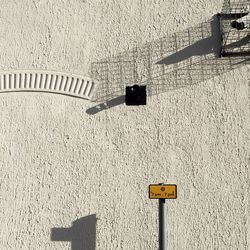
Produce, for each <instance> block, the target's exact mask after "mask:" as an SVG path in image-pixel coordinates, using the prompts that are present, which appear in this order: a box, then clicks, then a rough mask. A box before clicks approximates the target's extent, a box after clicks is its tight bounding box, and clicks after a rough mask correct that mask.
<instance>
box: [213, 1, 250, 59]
mask: <svg viewBox="0 0 250 250" xmlns="http://www.w3.org/2000/svg"><path fill="white" fill-rule="evenodd" d="M249 11H250V0H248V1H240V0H238V1H236V0H234V1H233V0H227V1H225V2H224V6H223V9H222V12H221V13H220V14H218V16H219V20H220V31H221V53H220V55H221V56H242V55H250V25H249V24H250V23H249V22H250V20H249V18H248V17H249V15H250V14H249ZM248 14H249V15H248ZM242 20H247V21H244V22H243V21H242Z"/></svg>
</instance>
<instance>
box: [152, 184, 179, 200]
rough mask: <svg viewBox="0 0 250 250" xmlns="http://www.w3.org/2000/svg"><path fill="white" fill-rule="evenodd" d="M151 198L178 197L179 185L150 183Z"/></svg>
mask: <svg viewBox="0 0 250 250" xmlns="http://www.w3.org/2000/svg"><path fill="white" fill-rule="evenodd" d="M149 198H150V199H176V198H177V186H176V185H172V184H164V185H159V184H151V185H149Z"/></svg>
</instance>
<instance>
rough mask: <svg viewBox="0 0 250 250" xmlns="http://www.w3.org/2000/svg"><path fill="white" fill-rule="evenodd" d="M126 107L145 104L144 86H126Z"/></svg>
mask: <svg viewBox="0 0 250 250" xmlns="http://www.w3.org/2000/svg"><path fill="white" fill-rule="evenodd" d="M125 103H126V105H134V106H137V105H146V104H147V91H146V86H139V85H134V86H127V87H126V96H125Z"/></svg>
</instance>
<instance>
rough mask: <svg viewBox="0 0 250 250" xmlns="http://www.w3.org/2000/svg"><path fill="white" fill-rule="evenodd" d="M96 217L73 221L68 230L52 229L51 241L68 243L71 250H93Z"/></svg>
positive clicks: (91, 216)
mask: <svg viewBox="0 0 250 250" xmlns="http://www.w3.org/2000/svg"><path fill="white" fill-rule="evenodd" d="M96 220H97V219H96V215H95V214H94V215H89V216H86V217H83V218H80V219H78V220H75V221H73V223H72V226H71V227H69V228H52V229H51V241H69V242H71V250H95V246H96Z"/></svg>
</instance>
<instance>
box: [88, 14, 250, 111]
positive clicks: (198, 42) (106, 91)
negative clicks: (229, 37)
mask: <svg viewBox="0 0 250 250" xmlns="http://www.w3.org/2000/svg"><path fill="white" fill-rule="evenodd" d="M220 49H221V35H220V30H219V21H218V18H217V16H214V17H213V18H211V19H210V20H209V21H207V22H203V23H201V24H199V25H197V26H195V27H191V28H188V29H187V30H184V31H181V32H177V33H175V34H173V35H171V36H169V37H163V38H160V39H158V40H156V41H152V42H149V43H145V44H143V45H142V46H140V47H139V46H138V47H135V48H133V49H131V50H129V51H125V52H123V53H120V54H118V55H116V56H113V57H109V58H106V59H103V60H100V61H98V62H94V63H92V65H91V73H90V74H91V77H92V78H94V79H97V80H98V81H99V85H98V87H97V91H96V93H95V96H94V101H95V102H99V103H100V102H102V103H101V104H98V105H96V106H94V107H92V108H90V109H88V110H87V111H86V112H87V113H88V114H96V113H98V112H100V111H102V110H105V109H108V108H111V107H114V106H116V105H120V104H122V103H124V101H125V98H124V94H125V87H126V86H128V85H134V84H138V85H147V95H148V96H152V95H158V94H161V93H164V92H166V91H169V90H174V89H178V88H182V87H186V86H190V85H194V84H198V83H200V82H204V81H206V80H209V79H211V78H214V77H216V76H218V75H221V74H223V73H226V72H228V71H231V70H234V69H236V68H238V67H240V66H242V65H244V64H247V63H248V59H249V58H246V57H219V56H218V55H219V52H220Z"/></svg>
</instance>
